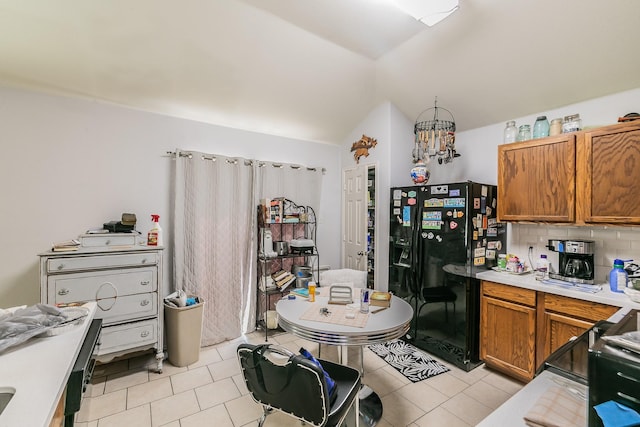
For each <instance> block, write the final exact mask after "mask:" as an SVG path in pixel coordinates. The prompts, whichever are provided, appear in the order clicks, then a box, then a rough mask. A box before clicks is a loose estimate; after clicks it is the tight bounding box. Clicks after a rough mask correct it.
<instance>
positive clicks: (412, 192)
mask: <svg viewBox="0 0 640 427" xmlns="http://www.w3.org/2000/svg"><path fill="white" fill-rule="evenodd" d="M407 194H408V195H409V197H416V196H417V195H418V193H416V192H415V191H414V190H411V191H409V193H407Z"/></svg>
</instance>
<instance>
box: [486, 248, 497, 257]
mask: <svg viewBox="0 0 640 427" xmlns="http://www.w3.org/2000/svg"><path fill="white" fill-rule="evenodd" d="M485 257H486V258H487V259H496V251H494V250H489V249H487V252H486V253H485Z"/></svg>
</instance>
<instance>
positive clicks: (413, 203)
mask: <svg viewBox="0 0 640 427" xmlns="http://www.w3.org/2000/svg"><path fill="white" fill-rule="evenodd" d="M407 204H408V205H409V206H413V205H415V204H416V199H414V198H409V199H407Z"/></svg>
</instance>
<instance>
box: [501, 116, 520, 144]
mask: <svg viewBox="0 0 640 427" xmlns="http://www.w3.org/2000/svg"><path fill="white" fill-rule="evenodd" d="M517 138H518V128H517V127H516V122H514V121H513V120H511V121H509V122H507V127H505V128H504V143H505V144H508V143H510V142H516V139H517Z"/></svg>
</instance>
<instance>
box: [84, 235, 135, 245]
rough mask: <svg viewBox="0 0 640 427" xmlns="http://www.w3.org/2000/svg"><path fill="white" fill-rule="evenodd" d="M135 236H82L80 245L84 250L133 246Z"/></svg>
mask: <svg viewBox="0 0 640 427" xmlns="http://www.w3.org/2000/svg"><path fill="white" fill-rule="evenodd" d="M137 236H138V235H137V234H84V235H82V236H80V245H82V246H83V247H85V248H95V247H105V246H107V247H109V246H135V244H136V237H137Z"/></svg>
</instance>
